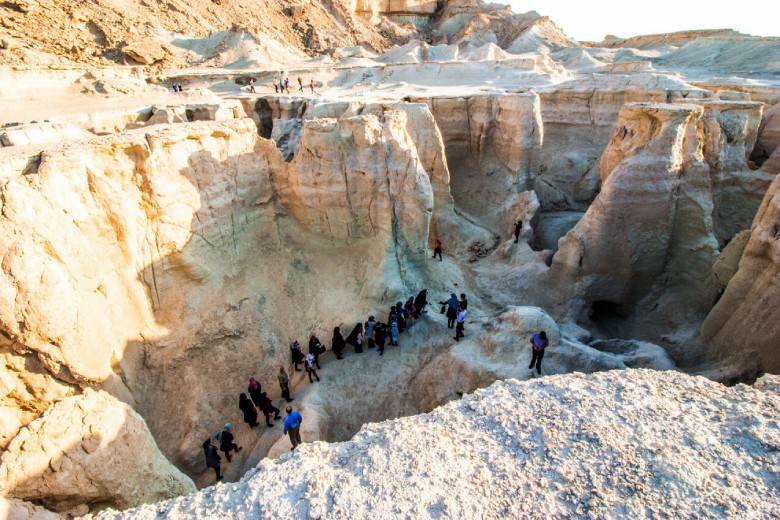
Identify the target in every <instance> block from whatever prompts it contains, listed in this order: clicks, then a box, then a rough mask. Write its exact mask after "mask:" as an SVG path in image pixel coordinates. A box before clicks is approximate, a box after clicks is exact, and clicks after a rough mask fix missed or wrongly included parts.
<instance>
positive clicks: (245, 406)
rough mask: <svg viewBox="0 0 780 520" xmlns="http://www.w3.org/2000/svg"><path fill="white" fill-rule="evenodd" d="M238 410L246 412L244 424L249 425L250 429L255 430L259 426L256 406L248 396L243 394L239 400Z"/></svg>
mask: <svg viewBox="0 0 780 520" xmlns="http://www.w3.org/2000/svg"><path fill="white" fill-rule="evenodd" d="M238 408H239V409H240V410H241V411H242V412H244V422H245V423H247V424H248V425H249V427H250V428H254V427H255V426H257V425H258V424H259V423H258V422H257V410H255V405H253V404H252V401H250V400H249V398H248V397H247V396H246V394H241V396H240V397H239V398H238Z"/></svg>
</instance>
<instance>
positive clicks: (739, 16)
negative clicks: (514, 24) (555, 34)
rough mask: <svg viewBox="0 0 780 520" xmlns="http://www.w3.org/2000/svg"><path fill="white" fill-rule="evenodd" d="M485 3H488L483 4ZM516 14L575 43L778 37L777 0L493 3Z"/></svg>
mask: <svg viewBox="0 0 780 520" xmlns="http://www.w3.org/2000/svg"><path fill="white" fill-rule="evenodd" d="M487 1H489V0H487ZM496 3H501V4H509V5H511V6H512V10H514V11H515V12H516V13H524V12H526V11H536V12H537V13H539V14H541V15H542V16H545V15H546V16H549V17H550V19H552V21H553V22H555V23H556V24H557V25H558V26H560V27H561V28H562V29H563V31H564V32H565V33H566V34H567V35H568V36H570V37H572V38H574V39H576V40H588V41H601V40H602V39H603V38H604V36H606V35H607V34H613V35H615V36H618V37H621V38H626V37H629V36H637V35H640V34H656V33H665V32H675V31H687V30H694V29H735V30H737V31H740V32H743V33H748V34H754V35H757V36H780V1H778V0H742V1H734V0H730V1H728V2H727V1H724V0H710V1H703V0H693V1H692V0H639V1H637V0H633V1H632V0H496Z"/></svg>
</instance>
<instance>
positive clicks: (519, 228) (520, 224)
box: [515, 220, 523, 244]
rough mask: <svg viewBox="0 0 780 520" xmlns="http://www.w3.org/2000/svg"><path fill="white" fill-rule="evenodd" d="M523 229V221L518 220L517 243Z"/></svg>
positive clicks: (516, 223) (516, 226)
mask: <svg viewBox="0 0 780 520" xmlns="http://www.w3.org/2000/svg"><path fill="white" fill-rule="evenodd" d="M522 230H523V221H522V220H518V221H517V222H515V244H517V240H518V239H519V238H520V232H521V231H522Z"/></svg>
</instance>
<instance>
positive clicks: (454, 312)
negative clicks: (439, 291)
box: [439, 293, 460, 329]
mask: <svg viewBox="0 0 780 520" xmlns="http://www.w3.org/2000/svg"><path fill="white" fill-rule="evenodd" d="M439 303H440V304H441V305H446V306H447V328H448V329H451V328H452V327H454V326H455V318H457V317H458V309H459V308H460V302H459V301H458V297H457V296H455V293H450V299H449V300H447V301H446V302H439Z"/></svg>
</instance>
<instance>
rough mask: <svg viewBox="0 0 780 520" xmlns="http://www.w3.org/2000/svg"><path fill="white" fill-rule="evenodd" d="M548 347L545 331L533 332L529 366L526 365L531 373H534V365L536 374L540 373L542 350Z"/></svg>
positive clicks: (548, 342) (548, 341)
mask: <svg viewBox="0 0 780 520" xmlns="http://www.w3.org/2000/svg"><path fill="white" fill-rule="evenodd" d="M549 345H550V340H548V339H547V333H546V332H545V331H540V332H535V333H533V334H532V335H531V364H530V365H528V369H529V370H530V371H531V372H533V371H534V365H536V373H537V374H541V373H542V358H543V357H544V349H546V348H547V347H548V346H549Z"/></svg>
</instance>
